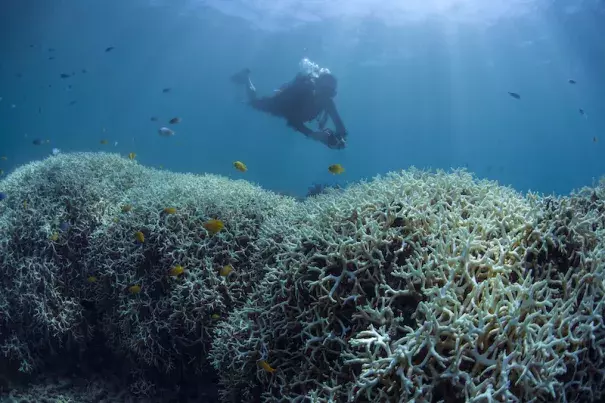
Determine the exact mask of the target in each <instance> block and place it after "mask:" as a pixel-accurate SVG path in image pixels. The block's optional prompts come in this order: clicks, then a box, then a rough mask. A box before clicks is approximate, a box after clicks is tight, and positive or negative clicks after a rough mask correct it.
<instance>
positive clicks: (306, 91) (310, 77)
mask: <svg viewBox="0 0 605 403" xmlns="http://www.w3.org/2000/svg"><path fill="white" fill-rule="evenodd" d="M304 61H307V62H308V60H306V59H305V60H304ZM309 63H310V62H309ZM231 81H232V82H234V83H236V84H238V85H245V86H246V96H247V99H248V104H249V105H250V106H252V107H253V108H254V109H257V110H259V111H263V112H266V113H269V114H271V115H273V116H278V117H282V118H285V119H286V121H287V124H288V126H289V127H291V128H293V129H294V130H296V131H298V132H300V133H302V134H304V135H305V136H307V137H309V138H311V139H314V140H317V141H320V142H321V143H323V144H325V145H326V146H328V147H329V148H332V149H343V148H345V146H346V137H347V132H346V130H345V127H344V125H343V123H342V120H341V119H340V116H339V115H338V111H337V110H336V105H335V104H334V97H335V96H336V86H337V83H336V78H335V77H334V76H333V75H332V74H330V73H329V71H328V70H325V69H322V70H320V72H319V74H313V73H312V72H306V73H298V74H297V75H296V77H295V78H294V79H293V80H292V81H290V82H289V83H286V84H284V85H283V86H282V87H281V88H280V89H278V90H276V91H275V94H273V95H271V96H264V97H258V96H257V94H256V88H254V85H253V84H252V81H251V80H250V70H249V69H244V70H242V71H240V72H239V73H237V74H235V75H233V76H232V77H231ZM328 118H331V119H332V122H333V123H334V127H335V129H336V130H335V131H332V130H331V129H328V128H326V127H325V126H326V123H327V121H328ZM313 120H317V122H318V126H319V130H318V131H314V130H311V129H310V128H309V127H307V126H306V125H305V122H310V121H313Z"/></svg>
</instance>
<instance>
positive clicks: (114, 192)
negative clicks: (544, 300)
mask: <svg viewBox="0 0 605 403" xmlns="http://www.w3.org/2000/svg"><path fill="white" fill-rule="evenodd" d="M2 189H3V191H5V192H7V194H9V198H8V199H6V200H4V202H3V203H2V205H0V231H1V233H2V234H4V235H5V236H4V237H3V239H2V240H1V245H2V261H1V262H0V273H2V277H1V279H2V281H1V283H0V287H1V288H0V347H1V350H0V351H1V352H2V355H3V358H4V357H6V358H8V359H9V361H10V362H12V363H14V365H15V366H16V368H18V367H21V370H22V371H28V372H29V371H33V370H35V369H39V368H42V367H43V364H44V361H45V360H47V359H48V358H49V357H52V356H53V354H56V353H61V352H65V351H71V352H78V353H79V354H82V357H84V356H85V352H86V351H87V350H89V349H90V344H91V343H92V342H93V341H94V342H95V343H97V342H98V341H99V340H101V341H102V342H104V344H105V345H106V348H107V351H108V352H109V353H113V354H119V355H120V356H121V357H122V358H123V359H126V360H127V361H129V362H130V363H131V366H132V368H133V370H132V372H133V376H134V377H135V378H137V381H136V382H138V383H141V382H146V380H144V379H141V377H140V376H139V375H138V374H140V373H141V369H140V368H139V366H140V365H141V364H144V365H147V366H148V367H150V368H151V369H153V370H155V371H157V372H159V373H167V372H172V373H173V374H174V373H176V376H181V377H183V376H184V377H185V378H187V379H191V380H195V377H196V375H195V374H196V371H201V370H204V369H205V368H204V361H205V357H206V351H207V348H208V347H209V340H210V337H211V329H212V327H213V326H214V325H215V324H216V323H218V320H216V319H212V318H211V316H212V314H220V315H225V314H226V313H227V312H228V311H229V310H231V309H233V308H235V307H237V306H239V305H241V304H243V303H244V301H245V298H246V295H247V294H248V293H249V292H250V291H251V289H252V286H253V285H254V284H255V283H256V282H257V281H258V279H259V278H260V277H262V271H261V270H262V268H263V265H262V264H259V263H258V262H260V261H264V255H263V251H262V249H261V248H260V245H262V242H259V240H258V229H259V227H260V226H261V225H262V223H263V221H264V220H265V219H266V218H267V217H268V215H270V214H273V213H274V212H276V211H279V210H280V209H284V211H287V210H288V209H291V208H293V207H294V206H295V202H294V200H292V199H290V198H284V197H280V196H277V195H275V194H272V193H269V192H264V191H263V190H262V189H260V188H258V187H256V186H253V185H250V184H249V183H248V182H245V181H229V180H227V179H225V178H221V177H218V176H213V175H201V176H194V175H177V174H171V173H167V172H158V171H155V170H152V169H148V168H144V167H142V166H140V165H139V164H137V163H136V162H133V161H129V160H126V159H124V158H121V157H119V156H117V155H111V154H61V155H59V156H56V157H53V158H50V159H47V160H45V161H42V162H37V163H33V164H29V165H27V166H24V167H22V168H20V169H19V170H17V171H16V172H15V173H14V174H12V175H11V176H9V177H8V178H7V179H6V180H4V181H3V182H2ZM24 201H26V203H24ZM127 203H132V204H133V206H134V207H133V209H132V210H131V211H129V212H123V210H122V206H123V205H125V204H127ZM167 206H171V207H175V208H176V210H177V211H176V214H165V213H164V212H163V210H164V208H165V207H167ZM210 218H220V219H221V220H223V221H224V223H225V229H224V230H222V231H221V232H220V233H219V234H216V235H213V236H210V234H208V232H207V231H205V230H204V228H203V225H202V224H203V223H204V221H206V220H208V219H210ZM62 222H69V223H70V227H69V229H68V230H67V231H65V232H62V233H60V234H58V236H56V237H53V234H55V233H56V231H57V229H58V228H59V227H60V223H62ZM136 231H143V232H144V233H145V242H144V243H143V244H139V243H137V242H136V241H135V238H134V233H135V232H136ZM226 263H230V264H232V265H233V267H234V270H233V273H231V274H230V276H229V277H228V278H226V279H225V278H223V277H221V276H219V274H218V269H219V268H220V267H221V266H222V265H223V264H226ZM176 264H180V265H182V266H183V267H184V268H185V273H184V274H183V275H181V276H180V277H178V278H174V277H171V276H169V270H170V269H171V268H172V267H173V266H174V265H176ZM91 277H93V278H94V279H95V280H94V281H87V279H89V278H91ZM132 284H139V285H141V287H142V291H141V293H140V294H137V295H132V294H131V293H129V292H128V287H129V286H130V285H132ZM206 367H208V366H207V365H206ZM16 368H15V369H16ZM175 369H177V371H173V370H175ZM186 371H188V372H189V373H188V374H187V375H183V374H185V373H186ZM142 372H144V370H143V371H142ZM145 375H149V374H145Z"/></svg>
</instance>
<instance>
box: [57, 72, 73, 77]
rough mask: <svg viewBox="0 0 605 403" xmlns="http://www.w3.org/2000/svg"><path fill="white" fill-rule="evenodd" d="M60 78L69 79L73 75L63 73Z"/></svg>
mask: <svg viewBox="0 0 605 403" xmlns="http://www.w3.org/2000/svg"><path fill="white" fill-rule="evenodd" d="M59 77H61V78H69V77H71V75H69V74H67V73H61V74H60V75H59Z"/></svg>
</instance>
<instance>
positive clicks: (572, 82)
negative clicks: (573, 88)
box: [567, 79, 576, 84]
mask: <svg viewBox="0 0 605 403" xmlns="http://www.w3.org/2000/svg"><path fill="white" fill-rule="evenodd" d="M567 82H568V83H570V84H575V83H576V80H572V79H569V80H567Z"/></svg>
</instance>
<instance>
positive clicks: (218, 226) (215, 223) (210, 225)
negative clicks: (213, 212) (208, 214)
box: [203, 220, 225, 235]
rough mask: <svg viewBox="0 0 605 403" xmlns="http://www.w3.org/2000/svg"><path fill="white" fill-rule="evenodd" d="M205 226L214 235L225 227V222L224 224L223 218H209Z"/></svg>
mask: <svg viewBox="0 0 605 403" xmlns="http://www.w3.org/2000/svg"><path fill="white" fill-rule="evenodd" d="M203 226H204V228H205V229H206V231H208V232H209V233H210V234H211V235H214V234H216V233H217V232H219V231H220V230H222V229H223V228H225V224H223V222H222V221H221V220H208V221H206V222H205V223H204V225H203Z"/></svg>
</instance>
